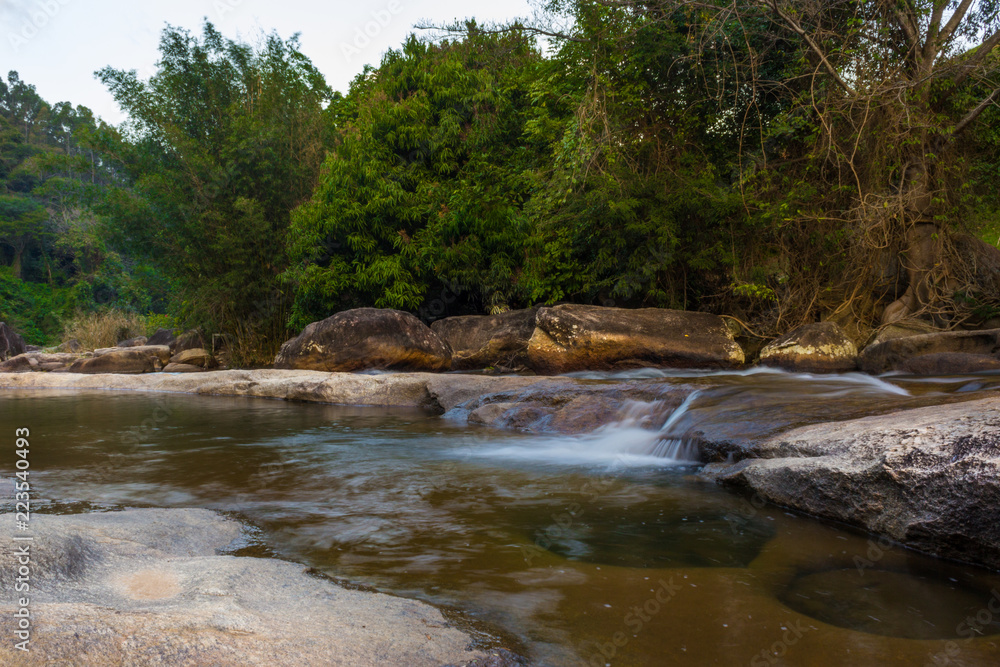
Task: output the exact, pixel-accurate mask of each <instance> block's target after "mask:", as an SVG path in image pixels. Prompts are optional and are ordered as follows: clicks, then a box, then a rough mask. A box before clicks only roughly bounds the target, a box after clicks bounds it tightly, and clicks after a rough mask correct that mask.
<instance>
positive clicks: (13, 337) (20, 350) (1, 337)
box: [0, 322, 25, 361]
mask: <svg viewBox="0 0 1000 667" xmlns="http://www.w3.org/2000/svg"><path fill="white" fill-rule="evenodd" d="M24 352H25V349H24V339H23V338H21V336H20V335H19V334H18V333H16V332H15V331H14V330H13V329H11V328H10V327H9V326H7V323H6V322H0V361H6V360H7V359H10V358H11V357H16V356H17V355H19V354H24Z"/></svg>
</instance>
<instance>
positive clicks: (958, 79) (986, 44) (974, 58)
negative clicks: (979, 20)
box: [955, 30, 1000, 86]
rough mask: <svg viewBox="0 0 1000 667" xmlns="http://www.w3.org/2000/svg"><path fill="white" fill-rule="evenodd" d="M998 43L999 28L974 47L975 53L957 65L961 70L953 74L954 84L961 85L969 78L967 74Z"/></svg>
mask: <svg viewBox="0 0 1000 667" xmlns="http://www.w3.org/2000/svg"><path fill="white" fill-rule="evenodd" d="M998 44H1000V30H997V31H996V32H994V33H993V34H992V35H990V36H989V37H987V38H986V39H985V40H983V43H982V44H980V45H979V46H977V47H976V49H975V53H973V54H972V55H971V56H969V58H968V59H967V60H966V61H965V62H964V63H962V64H961V65H959V68H960V69H961V71H960V72H959V73H958V74H957V75H956V76H955V85H956V86H958V85H961V84H962V83H964V82H965V80H966V79H968V78H969V75H970V74H972V72H973V71H975V69H976V68H977V67H979V66H980V65H981V64H982V62H983V61H984V60H986V57H987V56H988V55H990V53H991V52H992V51H993V49H995V48H996V47H997V45H998Z"/></svg>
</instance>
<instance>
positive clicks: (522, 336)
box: [431, 308, 538, 371]
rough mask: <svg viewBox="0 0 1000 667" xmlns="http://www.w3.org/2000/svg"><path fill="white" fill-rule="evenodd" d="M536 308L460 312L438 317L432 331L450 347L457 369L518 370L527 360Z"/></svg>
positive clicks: (452, 361) (453, 363)
mask: <svg viewBox="0 0 1000 667" xmlns="http://www.w3.org/2000/svg"><path fill="white" fill-rule="evenodd" d="M537 313H538V309H537V308H529V309H527V310H512V311H510V312H506V313H501V314H500V315H487V316H483V315H461V316H458V317H447V318H445V319H443V320H437V321H435V322H433V323H432V324H431V330H432V331H434V333H436V334H437V335H438V336H439V337H440V338H441V340H443V341H444V342H445V343H447V344H448V346H449V347H450V348H451V367H452V368H453V369H454V370H459V371H461V370H472V369H479V368H488V367H493V368H501V369H508V370H516V369H520V368H523V367H524V366H526V365H527V363H528V341H529V340H531V335H532V334H533V333H534V331H535V316H536V314H537Z"/></svg>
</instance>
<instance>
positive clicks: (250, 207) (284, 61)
mask: <svg viewBox="0 0 1000 667" xmlns="http://www.w3.org/2000/svg"><path fill="white" fill-rule="evenodd" d="M160 55H161V58H160V61H159V63H158V70H157V73H156V74H155V75H154V76H153V77H152V78H151V79H150V80H148V81H142V80H140V79H139V78H138V76H137V75H136V73H135V72H134V71H125V70H116V69H113V68H111V67H107V68H105V69H103V70H101V71H100V72H99V73H98V76H99V78H100V79H101V80H102V81H103V82H104V83H105V84H106V85H107V86H108V88H109V89H110V91H111V93H112V94H113V95H114V97H115V99H116V100H117V102H118V103H119V105H120V106H121V107H122V109H123V110H124V111H125V112H126V113H127V114H128V117H129V120H128V122H127V123H126V124H125V125H124V126H123V127H122V128H120V129H118V130H111V129H108V130H107V131H105V132H104V133H103V134H102V135H101V136H99V137H97V138H96V139H95V141H96V142H97V143H98V145H99V146H101V148H102V149H103V150H104V152H105V153H107V154H109V155H114V156H115V157H116V162H117V165H116V166H117V168H118V170H119V173H120V174H121V175H123V176H125V177H126V178H125V180H124V181H122V182H120V183H118V184H116V185H115V187H112V188H109V189H108V190H107V191H106V192H105V193H103V194H102V196H101V197H100V198H99V199H98V200H97V201H96V202H95V207H96V210H98V211H99V212H100V213H101V214H103V215H105V216H106V217H107V219H108V221H109V225H108V228H109V233H110V238H111V240H112V242H113V244H114V246H115V247H116V248H118V249H120V250H121V251H122V252H124V253H127V254H128V255H130V256H132V257H135V258H141V259H142V261H143V262H144V263H147V264H150V265H152V266H156V267H159V268H160V269H161V270H162V271H163V273H164V274H165V275H166V276H167V277H168V278H169V280H170V283H171V285H172V286H173V287H174V289H175V290H176V294H175V302H176V303H177V304H179V305H178V306H177V308H178V312H177V315H178V316H179V317H181V319H183V320H184V321H187V322H190V323H194V324H201V325H203V326H206V327H207V328H209V329H214V330H221V331H224V332H227V333H229V334H231V335H232V336H234V338H235V340H236V349H234V350H233V354H234V357H235V358H236V359H237V360H242V361H246V362H248V363H258V362H263V361H264V360H267V361H269V360H270V358H273V355H274V352H275V351H276V348H277V345H278V344H280V342H281V341H282V340H284V338H285V323H286V320H287V314H286V312H285V309H286V304H287V301H286V299H285V297H284V294H283V293H282V291H281V289H280V285H279V283H278V280H277V276H279V275H280V274H281V273H282V272H283V271H284V270H285V268H286V267H287V260H286V256H285V245H286V232H287V229H288V225H289V220H290V212H291V210H292V209H293V208H294V207H295V206H297V205H298V204H299V203H301V202H302V201H303V200H305V199H306V198H307V197H308V196H309V194H310V193H311V191H312V188H313V185H314V183H315V181H316V175H317V173H318V169H319V166H320V163H321V161H322V158H323V155H324V148H325V144H326V143H327V142H326V139H325V138H326V136H327V127H328V126H327V124H326V114H325V111H324V105H325V104H326V102H327V101H328V100H329V99H330V96H331V94H330V91H329V89H328V88H327V86H326V84H325V83H324V81H323V77H322V76H321V75H320V74H319V72H317V71H316V69H315V68H314V67H313V66H312V64H311V63H310V62H309V60H308V59H307V58H306V57H305V56H304V55H302V53H301V52H300V51H299V46H298V42H297V41H296V39H295V38H293V39H290V40H282V39H280V38H279V37H278V36H277V35H274V34H271V35H268V36H267V37H266V38H264V39H263V41H262V42H261V43H260V44H258V45H257V46H251V45H249V44H246V43H242V42H236V41H233V40H229V39H226V38H224V37H222V36H221V35H220V34H219V33H218V32H217V31H216V29H215V28H214V27H213V26H212V25H211V24H210V23H206V24H205V26H204V31H203V34H202V37H201V38H200V39H198V38H196V37H194V36H192V35H191V34H190V33H188V32H187V31H185V30H182V29H179V28H173V27H168V28H167V29H165V30H164V32H163V35H162V38H161V41H160Z"/></svg>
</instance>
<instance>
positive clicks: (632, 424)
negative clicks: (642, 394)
mask: <svg viewBox="0 0 1000 667" xmlns="http://www.w3.org/2000/svg"><path fill="white" fill-rule="evenodd" d="M698 394H699V391H694V392H692V393H691V394H689V395H688V396H687V397H686V398H685V399H684V401H683V402H682V403H681V404H680V405H679V406H677V408H676V409H674V411H673V412H671V413H670V416H669V417H668V418H667V419H666V421H664V422H662V425H660V423H661V420H662V419H663V415H664V412H665V401H652V402H642V401H633V402H628V403H626V404H624V405H623V406H622V410H621V414H620V417H619V419H618V421H616V422H615V423H613V424H608V425H607V426H604V427H602V428H599V429H597V430H596V431H594V432H593V433H590V434H587V435H582V436H580V435H578V436H536V437H533V438H530V439H529V440H528V441H526V442H523V443H518V444H516V445H511V444H509V443H504V444H503V445H501V446H496V447H494V446H486V447H483V448H482V449H480V450H478V451H477V452H476V453H474V454H473V456H481V457H489V458H501V459H507V460H516V461H536V462H545V463H551V464H557V465H583V466H600V467H608V468H612V469H614V468H630V467H637V466H638V467H643V466H674V465H683V464H691V463H698V462H699V461H700V453H701V452H700V449H699V447H698V444H697V443H696V442H694V441H691V440H688V439H685V438H684V433H685V431H686V429H687V428H688V427H689V426H690V425H689V424H685V423H682V420H683V417H684V416H685V415H686V414H688V413H689V410H690V408H691V405H692V404H693V403H694V401H695V400H696V399H697V397H698Z"/></svg>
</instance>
